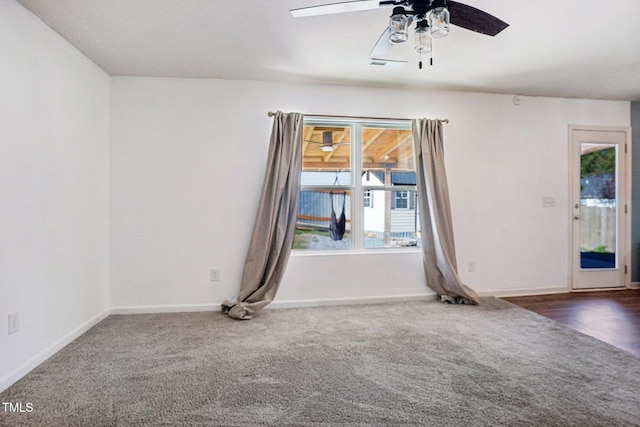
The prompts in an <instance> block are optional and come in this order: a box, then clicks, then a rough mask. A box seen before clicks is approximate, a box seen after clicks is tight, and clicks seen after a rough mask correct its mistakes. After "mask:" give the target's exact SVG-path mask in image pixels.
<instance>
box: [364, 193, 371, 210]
mask: <svg viewBox="0 0 640 427" xmlns="http://www.w3.org/2000/svg"><path fill="white" fill-rule="evenodd" d="M364 207H365V208H372V207H373V199H372V198H371V190H364Z"/></svg>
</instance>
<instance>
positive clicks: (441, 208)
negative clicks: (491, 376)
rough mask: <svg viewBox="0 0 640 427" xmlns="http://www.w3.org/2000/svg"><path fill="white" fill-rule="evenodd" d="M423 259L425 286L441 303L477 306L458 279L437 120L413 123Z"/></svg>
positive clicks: (441, 144)
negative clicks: (436, 295)
mask: <svg viewBox="0 0 640 427" xmlns="http://www.w3.org/2000/svg"><path fill="white" fill-rule="evenodd" d="M412 128H413V142H414V149H415V155H416V184H417V187H418V202H419V207H420V227H421V231H422V255H423V262H424V271H425V275H426V277H427V286H429V287H430V288H431V289H433V290H434V291H435V292H436V293H437V294H438V295H439V296H440V299H441V301H443V302H450V303H457V304H478V303H479V299H478V295H476V293H475V292H474V291H473V289H471V288H469V287H468V286H466V285H465V284H463V283H462V281H461V280H460V277H458V267H457V265H456V251H455V245H454V240H453V223H452V221H451V207H450V203H449V190H448V185H447V176H446V172H445V167H444V145H443V141H442V122H441V121H440V120H428V119H416V120H413V121H412Z"/></svg>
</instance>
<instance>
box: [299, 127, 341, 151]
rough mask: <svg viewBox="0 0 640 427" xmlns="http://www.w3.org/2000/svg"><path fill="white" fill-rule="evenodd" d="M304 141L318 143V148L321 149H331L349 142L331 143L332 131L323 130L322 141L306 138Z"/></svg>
mask: <svg viewBox="0 0 640 427" xmlns="http://www.w3.org/2000/svg"><path fill="white" fill-rule="evenodd" d="M305 141H306V142H309V143H311V144H319V145H320V149H321V150H322V151H326V152H329V151H333V148H334V147H337V146H340V145H349V144H350V142H336V143H335V144H334V143H333V132H332V131H330V130H329V131H324V132H322V141H309V140H306V139H305Z"/></svg>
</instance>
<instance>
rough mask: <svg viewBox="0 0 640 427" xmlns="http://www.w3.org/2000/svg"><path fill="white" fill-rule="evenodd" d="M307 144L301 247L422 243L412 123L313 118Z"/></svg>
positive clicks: (307, 128) (304, 149)
mask: <svg viewBox="0 0 640 427" xmlns="http://www.w3.org/2000/svg"><path fill="white" fill-rule="evenodd" d="M302 144H303V147H302V153H303V154H302V156H303V159H302V175H301V189H300V197H299V202H298V219H297V222H296V235H295V238H294V243H293V248H294V249H305V250H349V249H356V250H360V249H373V248H392V247H407V246H418V245H419V244H420V239H419V221H418V211H417V206H418V205H417V203H416V174H415V166H414V156H413V135H412V132H411V123H410V122H409V121H408V120H407V121H382V120H376V121H364V120H351V119H328V118H327V119H323V118H305V120H304V131H303V141H302ZM341 219H342V220H341Z"/></svg>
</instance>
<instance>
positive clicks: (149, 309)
mask: <svg viewBox="0 0 640 427" xmlns="http://www.w3.org/2000/svg"><path fill="white" fill-rule="evenodd" d="M221 304H222V302H221V303H220V304H172V305H130V306H121V307H111V314H153V313H185V312H198V311H221V310H222V308H221V307H220V305H221Z"/></svg>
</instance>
